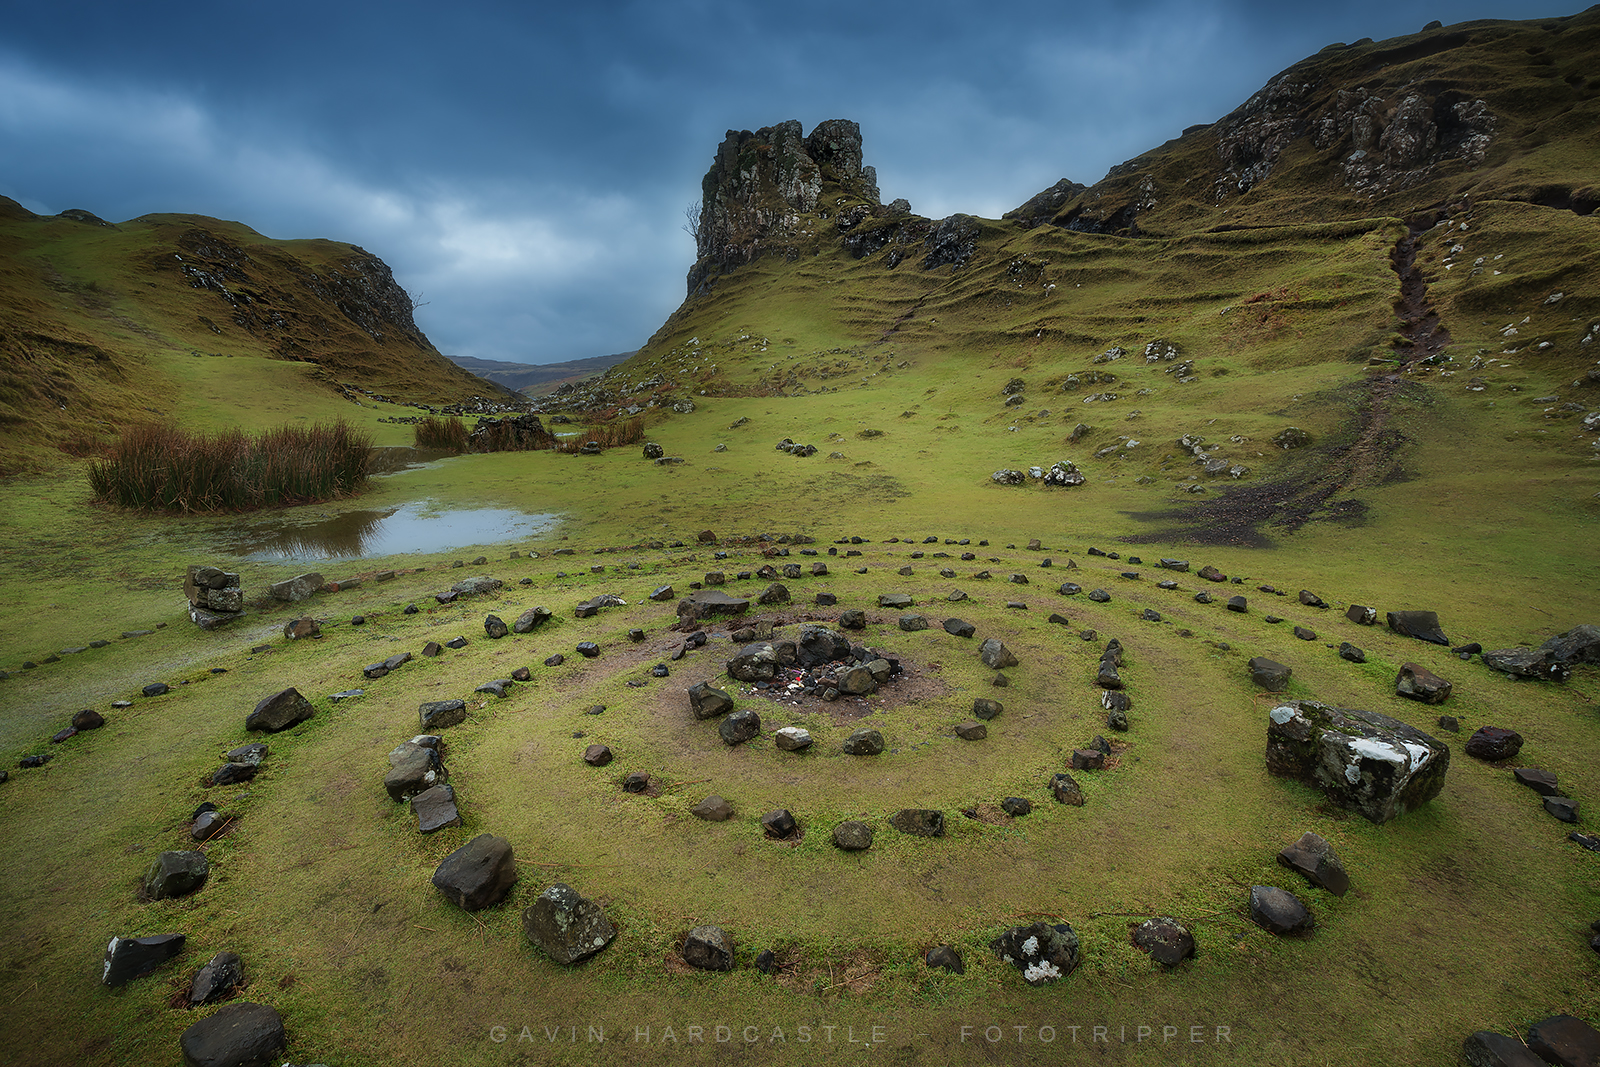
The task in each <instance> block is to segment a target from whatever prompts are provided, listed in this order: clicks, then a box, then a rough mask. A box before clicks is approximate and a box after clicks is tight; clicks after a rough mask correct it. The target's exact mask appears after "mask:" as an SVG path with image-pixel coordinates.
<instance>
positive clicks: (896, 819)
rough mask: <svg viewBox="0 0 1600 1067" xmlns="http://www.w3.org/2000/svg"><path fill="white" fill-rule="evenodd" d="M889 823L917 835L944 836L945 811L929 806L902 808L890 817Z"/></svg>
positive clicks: (903, 831)
mask: <svg viewBox="0 0 1600 1067" xmlns="http://www.w3.org/2000/svg"><path fill="white" fill-rule="evenodd" d="M889 825H890V826H892V827H894V828H895V829H896V830H899V831H900V832H901V833H903V834H911V835H913V836H915V837H943V836H944V812H942V811H933V810H930V809H927V808H901V809H900V810H899V811H897V812H895V813H894V814H893V815H892V816H890V817H889Z"/></svg>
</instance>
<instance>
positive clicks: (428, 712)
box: [417, 700, 467, 733]
mask: <svg viewBox="0 0 1600 1067" xmlns="http://www.w3.org/2000/svg"><path fill="white" fill-rule="evenodd" d="M466 718H467V702H466V701H465V700H430V701H427V702H426V703H422V704H418V705H417V721H418V722H419V723H420V724H421V727H422V729H423V731H425V732H428V733H431V732H433V731H434V730H442V729H444V728H445V727H448V726H456V725H458V724H460V723H463V722H465V721H466Z"/></svg>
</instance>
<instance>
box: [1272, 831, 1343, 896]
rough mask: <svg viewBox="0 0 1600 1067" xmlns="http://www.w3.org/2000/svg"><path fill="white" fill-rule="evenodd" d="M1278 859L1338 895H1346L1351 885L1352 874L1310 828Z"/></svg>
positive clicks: (1331, 848) (1309, 880)
mask: <svg viewBox="0 0 1600 1067" xmlns="http://www.w3.org/2000/svg"><path fill="white" fill-rule="evenodd" d="M1278 862H1279V863H1281V864H1282V865H1283V866H1285V867H1287V868H1289V869H1290V870H1292V871H1299V872H1300V873H1301V874H1303V875H1305V878H1306V881H1308V882H1310V883H1311V884H1312V885H1314V886H1317V887H1319V888H1322V889H1326V890H1327V891H1328V892H1330V893H1332V894H1333V895H1334V896H1336V897H1342V896H1344V895H1345V893H1346V891H1348V890H1349V888H1350V875H1349V874H1348V873H1347V872H1346V871H1345V869H1344V864H1343V863H1341V862H1340V861H1339V856H1338V854H1337V853H1335V852H1334V851H1333V846H1332V845H1330V844H1328V842H1327V841H1326V840H1324V839H1323V838H1322V837H1320V836H1318V835H1317V834H1314V833H1311V832H1310V831H1307V832H1306V833H1304V834H1301V835H1300V840H1298V841H1296V842H1295V843H1294V844H1292V845H1289V846H1287V847H1285V848H1284V849H1283V851H1281V852H1279V853H1278Z"/></svg>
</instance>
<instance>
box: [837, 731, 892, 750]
mask: <svg viewBox="0 0 1600 1067" xmlns="http://www.w3.org/2000/svg"><path fill="white" fill-rule="evenodd" d="M882 751H883V734H881V733H879V732H878V731H877V730H874V729H871V728H870V727H869V728H865V729H861V730H857V731H855V732H854V733H852V734H851V735H850V736H849V737H847V738H845V739H844V752H845V755H847V756H876V755H878V754H879V753H881V752H882Z"/></svg>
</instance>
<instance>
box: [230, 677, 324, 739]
mask: <svg viewBox="0 0 1600 1067" xmlns="http://www.w3.org/2000/svg"><path fill="white" fill-rule="evenodd" d="M315 714H316V709H314V708H313V707H312V706H311V702H310V701H309V700H307V699H306V698H305V697H303V696H301V695H300V691H299V690H298V689H295V688H294V687H293V686H291V687H289V688H288V689H283V690H280V691H278V692H276V693H274V694H272V695H271V696H269V697H265V698H263V699H262V700H261V702H260V703H258V704H257V705H256V707H255V710H254V711H252V712H251V713H250V714H249V715H247V716H246V717H245V720H244V728H245V729H246V730H262V731H265V732H266V733H277V732H279V731H280V730H287V729H289V728H290V727H291V726H297V725H299V724H300V723H302V722H305V721H306V720H307V719H309V718H311V716H313V715H315Z"/></svg>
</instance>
